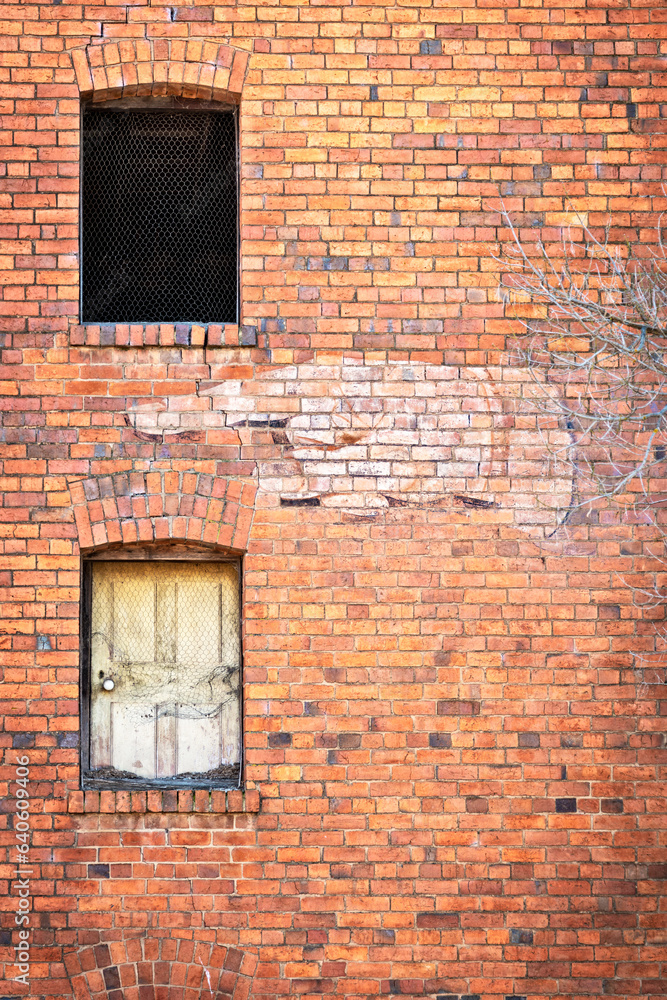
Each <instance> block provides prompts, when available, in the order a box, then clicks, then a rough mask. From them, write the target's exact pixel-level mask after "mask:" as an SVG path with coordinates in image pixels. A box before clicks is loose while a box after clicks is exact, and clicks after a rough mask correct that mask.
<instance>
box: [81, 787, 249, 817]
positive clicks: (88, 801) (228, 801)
mask: <svg viewBox="0 0 667 1000" xmlns="http://www.w3.org/2000/svg"><path fill="white" fill-rule="evenodd" d="M67 812H68V813H78V814H81V813H257V812H259V792H258V791H257V789H248V790H247V791H243V789H241V788H230V789H224V788H213V789H208V788H200V789H197V790H196V791H192V790H191V789H187V788H180V789H166V790H159V789H153V790H151V791H144V792H134V791H115V792H114V791H101V792H100V791H92V790H91V791H87V792H70V793H69V795H68V797H67Z"/></svg>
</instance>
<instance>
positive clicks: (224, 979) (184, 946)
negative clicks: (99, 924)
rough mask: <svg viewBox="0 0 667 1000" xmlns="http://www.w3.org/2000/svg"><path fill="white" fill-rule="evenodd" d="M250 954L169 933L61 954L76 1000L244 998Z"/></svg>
mask: <svg viewBox="0 0 667 1000" xmlns="http://www.w3.org/2000/svg"><path fill="white" fill-rule="evenodd" d="M256 966H257V958H256V957H255V956H254V955H250V954H244V953H243V952H240V951H237V950H236V949H234V948H225V947H221V946H218V945H214V944H209V943H207V942H193V941H187V940H181V941H179V940H176V939H174V938H169V937H143V938H131V939H129V940H125V941H111V942H109V943H107V944H98V945H90V946H88V947H85V948H81V949H79V951H77V952H72V953H71V954H69V955H66V956H65V968H66V969H67V973H68V975H69V978H70V982H71V984H72V991H73V993H74V996H75V997H76V1000H162V998H165V1000H166V998H170V997H184V996H187V997H191V998H192V1000H195V998H201V1000H231V998H233V1000H248V998H249V997H250V996H251V988H252V977H253V975H254V972H255V968H256Z"/></svg>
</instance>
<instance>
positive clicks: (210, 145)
mask: <svg viewBox="0 0 667 1000" xmlns="http://www.w3.org/2000/svg"><path fill="white" fill-rule="evenodd" d="M82 118H83V151H82V164H83V179H82V241H81V251H82V276H81V280H82V321H83V322H84V323H159V322H162V323H177V322H181V323H183V322H185V323H235V322H236V321H237V272H238V235H237V229H238V222H237V220H238V212H237V157H236V118H235V114H234V112H233V111H201V110H200V111H182V110H176V111H157V110H125V111H112V110H92V109H91V110H89V109H87V108H86V109H84V111H83V115H82Z"/></svg>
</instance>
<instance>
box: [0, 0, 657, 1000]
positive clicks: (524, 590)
mask: <svg viewBox="0 0 667 1000" xmlns="http://www.w3.org/2000/svg"><path fill="white" fill-rule="evenodd" d="M666 36H667V21H666V20H665V15H664V9H663V7H662V5H660V4H659V3H650V2H649V3H645V2H641V0H628V2H627V3H624V4H621V5H619V4H605V3H604V2H602V3H599V2H597V0H577V2H576V3H574V4H572V5H569V6H568V5H563V4H562V3H557V2H550V3H546V4H544V5H523V6H519V5H516V4H515V3H513V2H512V0H498V2H497V3H494V4H489V3H486V2H484V0H470V2H468V3H465V4H460V3H449V4H443V3H441V2H440V0H414V2H413V0H396V2H395V3H394V2H391V0H381V2H374V3H372V4H370V3H356V2H353V0H341V2H335V3H334V2H330V0H326V2H315V0H310V2H302V3H294V2H292V0H268V2H267V3H263V4H260V5H253V4H252V3H250V4H247V3H233V4H232V3H218V4H213V3H210V4H209V3H206V2H196V3H190V4H188V3H185V4H176V5H173V4H172V5H167V4H165V3H161V2H157V3H150V4H148V3H145V2H142V0H138V2H132V3H116V4H111V3H109V4H106V5H101V6H95V7H87V6H81V5H77V4H73V3H68V2H67V0H63V2H62V3H52V4H49V5H38V4H34V3H31V2H29V0H28V2H23V3H15V4H9V5H7V6H6V7H5V8H4V13H3V38H4V42H3V44H2V51H1V52H0V66H1V68H0V72H1V73H2V81H3V96H2V103H1V106H0V110H1V111H2V113H3V115H4V131H3V132H2V136H3V149H4V152H5V157H4V159H5V160H6V164H5V167H4V173H3V177H2V181H1V183H2V194H1V200H0V213H1V214H0V235H1V237H2V240H3V244H2V246H3V249H2V256H0V268H1V269H2V288H3V295H2V304H1V307H0V308H1V310H2V313H1V316H0V336H1V337H2V357H1V368H0V406H1V408H2V418H3V438H2V445H1V446H0V447H1V456H2V478H1V480H0V482H1V489H2V506H1V507H0V543H1V545H2V564H1V565H0V603H1V607H2V629H3V635H2V638H1V639H0V665H1V667H2V671H3V674H2V680H3V687H2V699H3V700H2V711H3V719H2V728H1V729H0V746H1V747H2V753H3V757H2V772H1V774H0V781H1V782H2V788H1V789H0V790H1V791H2V793H3V795H4V794H5V793H6V796H5V799H6V801H7V803H8V805H7V806H6V807H5V806H3V811H0V836H1V837H2V844H3V851H6V854H5V855H4V857H3V865H2V867H1V868H0V879H2V888H3V891H4V899H3V910H2V919H1V920H0V925H1V926H0V960H1V961H2V962H3V963H4V967H3V972H2V975H3V995H4V994H6V995H8V996H9V995H11V996H13V995H27V996H30V997H31V1000H32V998H34V1000H45V998H47V997H49V998H54V997H55V998H59V1000H60V998H65V997H67V998H69V997H71V996H72V995H74V996H75V997H76V998H77V1000H84V998H85V1000H88V998H89V997H95V998H98V997H99V998H100V1000H101V998H103V997H111V998H112V1000H176V998H178V1000H209V998H211V997H217V998H218V1000H221V998H223V997H225V998H227V997H234V1000H245V998H246V997H252V998H253V1000H276V998H280V997H285V996H303V997H309V998H310V997H314V996H316V997H330V998H333V997H336V998H339V997H345V998H348V1000H361V998H366V997H376V996H400V997H404V998H408V997H414V998H416V997H419V998H430V1000H433V998H436V997H441V998H447V1000H481V998H484V1000H487V998H493V1000H499V998H502V1000H527V998H528V997H530V998H536V997H539V998H551V997H556V996H568V997H582V996H607V995H614V996H618V997H626V998H635V997H638V996H647V995H662V994H663V993H664V982H665V966H664V956H663V953H662V951H661V950H660V949H661V947H662V941H663V937H664V924H665V920H664V915H663V909H662V904H661V897H662V894H663V892H664V884H665V878H666V877H667V868H666V866H665V864H664V843H663V838H664V834H663V832H662V831H663V830H664V828H665V821H666V819H665V812H666V803H665V797H664V794H663V792H662V786H661V785H660V779H661V777H662V772H661V770H660V768H661V767H662V766H663V764H664V759H665V748H664V733H665V718H666V717H667V712H666V711H665V704H666V702H665V699H664V690H663V686H662V681H663V680H664V669H663V668H662V665H661V662H662V661H661V660H660V658H659V657H658V658H650V659H649V658H648V657H649V654H652V653H653V652H654V650H655V649H656V633H655V630H654V626H653V622H652V621H651V620H649V619H650V615H644V616H642V613H641V611H640V609H639V608H638V607H636V606H635V605H634V604H633V601H632V596H631V593H630V592H629V591H628V589H627V588H626V587H625V586H624V584H623V579H624V577H625V578H631V579H633V580H636V579H642V578H643V577H642V574H643V573H645V572H646V571H647V569H650V567H651V565H652V564H651V563H650V562H649V561H647V559H646V555H647V552H650V539H649V538H648V532H647V531H646V530H645V527H644V526H642V525H639V526H633V525H631V524H628V523H625V522H622V523H618V521H617V520H615V519H614V517H613V516H612V515H607V514H606V513H602V514H597V513H594V514H592V515H586V516H584V515H582V514H581V513H579V514H575V513H573V497H575V495H576V482H574V481H573V479H572V475H571V470H569V469H568V468H567V467H562V468H561V467H558V465H557V464H556V465H555V464H554V463H553V462H549V461H548V460H547V458H546V457H545V453H544V447H543V441H542V438H541V436H540V433H539V431H538V426H537V417H536V409H535V403H534V393H533V388H532V384H531V379H530V376H529V374H528V373H527V372H526V371H525V370H524V369H523V368H522V367H521V365H520V364H519V363H518V360H517V357H516V354H515V351H514V347H513V343H514V342H513V336H514V334H515V333H516V332H517V331H518V330H519V329H520V320H521V318H522V313H521V309H520V308H519V309H516V310H515V311H514V312H512V311H511V310H509V309H508V308H507V307H506V305H505V303H504V301H503V300H502V298H501V296H500V295H499V293H498V282H499V265H498V263H497V261H496V260H495V258H496V257H497V256H498V255H499V254H500V253H502V252H503V248H504V246H505V245H506V244H507V242H508V240H509V235H510V234H509V233H508V231H507V230H506V229H505V228H504V227H503V225H502V224H501V218H500V216H499V214H498V208H499V204H500V203H499V196H502V198H503V200H504V204H505V205H506V207H507V208H508V210H509V211H510V212H511V213H512V217H513V219H514V221H515V224H516V225H517V227H518V230H519V232H520V235H521V238H522V239H523V241H524V242H525V243H526V244H533V243H535V242H536V241H537V240H538V239H542V240H544V242H545V244H546V245H547V246H549V247H550V248H552V249H555V250H556V251H557V252H558V247H559V245H560V241H561V240H562V238H563V237H564V236H565V237H567V236H569V235H570V234H571V235H572V236H573V237H574V238H575V239H576V238H577V236H578V235H579V234H580V230H581V225H582V223H583V222H585V223H587V224H588V225H589V226H590V227H591V228H592V230H593V231H594V232H595V233H597V234H600V233H601V232H602V230H603V228H604V226H605V225H606V224H607V222H608V220H609V219H611V220H612V227H611V231H610V233H611V239H612V241H613V242H614V243H617V244H618V245H619V246H621V247H622V248H624V247H625V245H626V243H628V242H629V243H631V244H635V245H637V246H638V247H640V248H641V249H642V252H646V253H648V252H650V251H651V249H654V248H655V240H656V235H655V225H656V224H657V223H658V220H659V218H660V214H661V213H662V212H663V211H664V210H665V208H666V207H667V203H666V199H665V194H664V191H663V187H662V185H663V183H664V182H665V180H667V177H666V176H665V175H666V173H667V163H666V152H665V149H666V142H665V136H666V135H667V131H666V129H665V121H667V118H666V117H665V115H666V111H665V109H666V108H667V90H666V88H665V73H666V71H667V37H666ZM168 97H169V98H175V99H177V101H178V102H187V101H188V100H189V99H198V100H200V101H201V100H205V101H211V100H216V101H222V102H224V103H225V104H230V103H232V104H234V105H238V107H239V161H240V162H239V171H240V179H241V180H240V192H241V194H240V206H239V209H240V250H241V262H242V266H241V295H240V304H239V316H238V323H234V324H231V323H228V324H224V325H223V324H221V323H219V324H215V323H209V324H208V325H207V326H203V325H199V324H197V323H182V322H179V320H180V319H181V317H176V316H175V317H174V321H173V323H162V324H148V323H147V324H143V323H136V324H121V323H118V324H114V323H109V324H104V325H93V324H91V325H82V324H81V322H80V316H79V292H80V286H79V267H80V261H79V256H78V254H79V155H80V150H79V142H80V135H79V124H80V117H79V115H80V108H81V101H82V99H84V100H93V101H96V102H99V101H108V100H115V99H117V98H124V99H131V100H143V99H148V98H150V99H162V98H168ZM125 545H130V546H134V547H136V546H144V547H146V546H148V547H150V546H154V545H157V546H160V547H161V548H164V546H168V545H175V546H176V547H177V548H178V551H179V553H180V555H181V557H182V554H183V550H184V548H185V546H187V545H190V546H191V551H192V552H193V553H194V554H199V555H201V552H202V551H205V552H206V553H213V554H214V555H215V554H216V553H217V554H220V553H223V554H226V553H230V554H234V556H235V557H236V558H241V557H242V571H243V632H244V635H243V659H244V672H243V698H244V712H243V731H244V769H243V787H242V788H240V789H228V790H223V789H214V790H210V791H209V790H208V789H197V790H195V791H194V792H193V790H192V789H187V788H184V789H180V790H175V789H169V790H167V789H165V790H157V789H150V790H148V789H146V790H137V791H134V790H133V791H130V790H127V789H118V790H111V789H109V790H104V791H96V790H83V789H82V787H81V783H80V760H81V758H80V736H79V733H80V731H81V716H80V681H81V665H80V658H79V650H80V604H79V601H80V584H81V560H82V556H84V557H86V558H88V557H99V556H100V555H101V554H103V553H105V552H107V551H108V550H109V549H120V548H121V547H123V546H125ZM174 551H176V549H174ZM657 648H658V649H659V650H660V647H659V645H658V647H657ZM17 755H20V756H21V757H23V755H25V756H26V757H28V759H29V767H30V777H29V782H28V786H29V792H30V812H31V827H32V829H31V837H32V842H31V848H30V854H29V860H30V863H31V866H32V868H33V869H34V874H33V875H32V876H31V897H30V898H31V904H30V905H31V907H32V909H31V910H30V920H31V923H30V932H31V939H30V940H31V972H30V976H31V978H30V983H31V985H30V987H29V988H27V987H25V986H23V985H22V984H21V983H17V982H16V981H15V975H16V968H15V967H14V966H13V965H11V964H10V963H11V962H12V961H13V958H14V951H13V950H12V949H13V946H14V944H15V943H16V935H17V927H16V925H15V924H14V913H15V911H16V900H17V898H18V897H17V896H16V887H15V885H14V883H13V882H12V881H11V880H12V879H13V878H14V873H15V870H16V869H15V866H16V852H15V844H16V840H15V836H16V832H17V831H16V829H15V823H16V816H15V808H14V804H15V792H16V784H15V761H16V757H17ZM72 991H73V992H72Z"/></svg>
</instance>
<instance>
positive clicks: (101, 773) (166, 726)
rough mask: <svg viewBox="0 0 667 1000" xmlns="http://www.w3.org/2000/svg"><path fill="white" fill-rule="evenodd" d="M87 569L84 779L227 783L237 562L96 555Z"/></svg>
mask: <svg viewBox="0 0 667 1000" xmlns="http://www.w3.org/2000/svg"><path fill="white" fill-rule="evenodd" d="M91 570H92V581H91V583H92V599H91V604H90V771H89V776H90V777H93V778H95V777H97V778H99V779H106V780H114V779H116V780H118V779H121V780H122V779H125V780H127V779H132V780H137V779H142V780H143V782H144V783H156V784H161V785H165V784H169V783H171V782H175V781H180V782H191V783H195V784H196V783H199V782H203V783H204V784H206V783H210V784H218V783H222V784H226V783H229V782H234V783H235V782H236V780H237V779H238V774H239V766H240V759H241V757H240V711H239V682H240V658H241V649H240V634H239V633H240V629H239V576H238V567H237V565H235V564H233V563H223V562H211V563H188V562H138V563H137V562H97V563H93V564H92V566H91Z"/></svg>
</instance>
